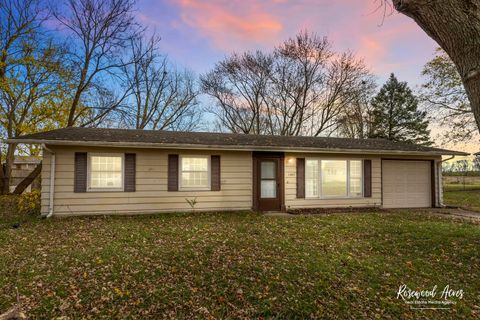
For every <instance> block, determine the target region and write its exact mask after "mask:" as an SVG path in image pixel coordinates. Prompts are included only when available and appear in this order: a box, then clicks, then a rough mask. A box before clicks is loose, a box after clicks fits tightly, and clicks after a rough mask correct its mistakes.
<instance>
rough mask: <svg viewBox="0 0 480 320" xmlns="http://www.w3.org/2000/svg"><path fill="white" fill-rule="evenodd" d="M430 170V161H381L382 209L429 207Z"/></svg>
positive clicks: (430, 201) (430, 199) (430, 202)
mask: <svg viewBox="0 0 480 320" xmlns="http://www.w3.org/2000/svg"><path fill="white" fill-rule="evenodd" d="M430 170H431V168H430V161H399V160H383V161H382V190H383V207H384V208H425V207H431V206H432V195H431V192H432V190H431V183H432V181H431V171H430Z"/></svg>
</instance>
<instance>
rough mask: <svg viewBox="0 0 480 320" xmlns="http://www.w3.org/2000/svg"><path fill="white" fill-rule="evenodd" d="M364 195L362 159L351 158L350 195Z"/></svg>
mask: <svg viewBox="0 0 480 320" xmlns="http://www.w3.org/2000/svg"><path fill="white" fill-rule="evenodd" d="M361 195H362V161H361V160H350V196H351V197H360V196H361Z"/></svg>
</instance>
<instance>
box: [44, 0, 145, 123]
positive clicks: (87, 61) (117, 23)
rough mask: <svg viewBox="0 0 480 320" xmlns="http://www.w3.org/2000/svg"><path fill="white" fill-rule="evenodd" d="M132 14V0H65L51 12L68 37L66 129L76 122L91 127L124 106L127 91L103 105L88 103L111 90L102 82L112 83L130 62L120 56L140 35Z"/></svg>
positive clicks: (112, 94)
mask: <svg viewBox="0 0 480 320" xmlns="http://www.w3.org/2000/svg"><path fill="white" fill-rule="evenodd" d="M133 11H134V0H67V2H66V3H64V4H63V5H61V6H60V7H58V8H55V10H53V12H54V16H55V18H56V19H57V20H58V21H59V22H60V23H61V25H63V26H64V28H65V31H66V32H68V33H69V36H70V47H71V54H70V59H71V66H72V72H73V73H74V77H75V84H76V85H75V88H74V90H73V94H72V99H71V102H70V107H69V115H68V121H67V126H74V125H76V124H78V123H77V122H79V121H80V122H81V123H80V125H83V126H86V125H94V124H96V123H98V122H99V121H102V120H104V119H105V117H106V116H107V115H108V114H109V113H110V112H112V111H113V110H116V109H117V108H118V107H119V106H121V105H122V104H123V102H124V99H125V98H126V97H127V94H126V92H122V93H120V94H117V95H116V96H117V99H111V100H110V101H109V103H106V104H105V105H102V106H97V105H92V104H89V103H88V102H89V99H92V96H94V95H100V96H101V95H103V94H104V93H105V92H106V91H111V89H109V88H107V87H106V85H105V83H108V82H111V81H113V80H114V79H115V78H116V76H118V72H119V70H120V69H121V68H122V67H124V66H125V65H126V64H128V63H131V61H127V62H125V61H124V60H123V59H122V57H123V55H124V54H125V50H126V48H127V47H128V45H129V43H130V41H131V39H133V38H135V37H136V36H137V35H138V33H139V32H140V29H139V27H138V25H137V24H136V22H135V20H134V16H133ZM107 78H108V81H107ZM110 96H111V97H113V96H115V94H114V93H111V94H110ZM107 101H108V100H104V101H103V102H107Z"/></svg>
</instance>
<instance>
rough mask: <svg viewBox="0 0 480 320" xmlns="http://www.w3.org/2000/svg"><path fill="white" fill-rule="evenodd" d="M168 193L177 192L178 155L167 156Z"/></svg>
mask: <svg viewBox="0 0 480 320" xmlns="http://www.w3.org/2000/svg"><path fill="white" fill-rule="evenodd" d="M168 191H178V154H169V155H168Z"/></svg>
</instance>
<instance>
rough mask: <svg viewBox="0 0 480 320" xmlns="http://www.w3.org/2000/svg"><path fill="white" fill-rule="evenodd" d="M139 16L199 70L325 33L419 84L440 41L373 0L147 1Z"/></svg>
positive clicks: (169, 49)
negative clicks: (306, 33) (236, 53)
mask: <svg viewBox="0 0 480 320" xmlns="http://www.w3.org/2000/svg"><path fill="white" fill-rule="evenodd" d="M138 5H139V12H138V17H139V19H140V21H141V22H142V23H143V24H145V25H147V26H149V28H150V29H152V30H156V32H157V33H158V34H159V35H160V36H161V37H162V43H161V47H162V50H163V51H164V52H166V53H168V54H169V56H170V57H171V58H172V59H173V60H175V61H176V62H177V63H178V64H181V65H183V66H186V67H188V68H190V69H192V70H193V71H195V72H198V73H201V72H205V71H206V70H208V69H210V68H211V67H212V66H213V64H214V63H215V62H216V61H218V60H219V59H221V58H222V57H224V56H225V55H227V54H229V53H230V52H233V51H245V50H255V49H266V50H268V49H271V48H272V47H273V46H275V45H276V44H278V43H280V42H281V41H282V40H284V39H286V38H288V37H292V36H294V35H295V34H296V33H298V32H299V31H302V30H308V31H312V32H316V33H318V34H320V35H326V36H328V38H329V39H330V40H331V41H332V42H333V44H334V48H335V49H337V50H342V51H343V50H352V51H353V52H355V53H356V54H357V55H358V56H359V57H363V58H364V59H365V61H366V63H367V64H368V65H369V66H370V67H371V69H372V71H373V72H374V73H375V74H377V75H378V77H379V78H380V79H381V80H383V79H385V78H386V76H387V75H388V74H389V73H390V72H394V73H396V74H397V75H398V77H399V78H400V79H401V80H405V81H408V82H410V83H412V85H413V84H418V83H420V71H421V68H422V66H423V65H424V64H425V62H427V61H428V60H429V59H430V58H431V57H432V55H433V52H434V49H435V48H436V45H435V43H434V42H433V41H432V40H431V39H430V38H428V36H427V35H425V33H424V32H423V31H422V30H420V28H419V27H418V26H417V25H416V24H415V23H414V22H413V21H412V20H410V19H409V18H407V17H405V16H402V15H400V14H397V13H395V14H393V15H390V16H387V17H386V18H385V21H384V22H383V24H382V17H383V15H382V12H380V11H377V12H375V8H376V6H377V5H378V4H376V3H375V0H367V1H358V0H336V1H331V0H210V1H195V0H141V1H139V2H138Z"/></svg>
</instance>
